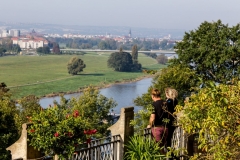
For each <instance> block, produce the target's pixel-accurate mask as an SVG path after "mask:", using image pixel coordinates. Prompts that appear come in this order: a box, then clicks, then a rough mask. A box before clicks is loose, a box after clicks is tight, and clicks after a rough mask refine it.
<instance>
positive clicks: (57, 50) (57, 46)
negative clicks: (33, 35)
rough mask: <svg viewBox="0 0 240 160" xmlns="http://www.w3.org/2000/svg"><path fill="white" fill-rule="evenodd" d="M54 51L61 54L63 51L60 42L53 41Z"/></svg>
mask: <svg viewBox="0 0 240 160" xmlns="http://www.w3.org/2000/svg"><path fill="white" fill-rule="evenodd" d="M52 52H53V53H55V54H59V53H61V52H60V47H59V44H58V43H56V42H53V49H52Z"/></svg>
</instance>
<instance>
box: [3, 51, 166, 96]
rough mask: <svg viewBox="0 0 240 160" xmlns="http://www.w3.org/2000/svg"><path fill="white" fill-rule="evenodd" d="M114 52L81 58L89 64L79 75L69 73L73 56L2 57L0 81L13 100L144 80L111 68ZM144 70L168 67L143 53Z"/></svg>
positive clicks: (137, 75) (140, 59) (138, 74)
mask: <svg viewBox="0 0 240 160" xmlns="http://www.w3.org/2000/svg"><path fill="white" fill-rule="evenodd" d="M109 55H110V53H104V52H102V53H87V54H85V55H80V56H78V57H79V58H81V59H82V60H83V61H84V63H85V64H86V68H85V69H84V71H83V72H80V73H79V75H76V76H72V75H69V74H68V72H67V62H68V61H69V60H70V59H71V57H73V55H48V56H6V57H1V58H0V70H1V72H0V82H5V83H6V85H7V86H8V88H10V91H11V93H12V94H13V98H16V99H17V98H20V97H23V96H26V95H30V94H34V95H36V96H39V97H41V96H44V95H49V94H55V93H59V92H69V93H70V92H75V91H78V90H80V89H82V88H84V87H87V86H89V85H93V86H100V87H102V86H105V85H107V84H111V83H114V82H116V81H118V82H119V81H125V80H132V79H136V78H139V77H143V76H144V73H141V72H131V73H127V72H115V71H113V70H112V69H111V68H108V67H107V60H108V57H109ZM138 60H139V62H140V63H141V64H142V66H143V68H146V69H154V70H159V69H160V68H163V67H165V66H164V65H160V64H157V62H156V60H155V59H152V58H150V57H147V56H145V55H144V54H139V56H138Z"/></svg>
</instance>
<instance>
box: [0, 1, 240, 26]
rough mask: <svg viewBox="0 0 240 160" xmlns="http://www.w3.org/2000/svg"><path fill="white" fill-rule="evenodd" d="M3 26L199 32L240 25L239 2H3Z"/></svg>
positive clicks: (1, 16)
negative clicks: (211, 25)
mask: <svg viewBox="0 0 240 160" xmlns="http://www.w3.org/2000/svg"><path fill="white" fill-rule="evenodd" d="M0 2H1V8H0V21H1V22H23V23H25V22H27V23H48V24H66V25H68V24H69V25H83V26H126V27H143V28H161V29H186V30H192V29H196V28H197V27H198V26H199V25H200V24H201V23H202V22H204V21H209V22H212V21H217V20H218V19H221V20H222V22H223V23H224V24H229V26H232V25H236V24H237V23H239V22H240V0H0Z"/></svg>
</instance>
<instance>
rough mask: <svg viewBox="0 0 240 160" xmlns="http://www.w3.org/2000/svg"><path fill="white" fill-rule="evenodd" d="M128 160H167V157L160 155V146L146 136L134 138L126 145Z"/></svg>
mask: <svg viewBox="0 0 240 160" xmlns="http://www.w3.org/2000/svg"><path fill="white" fill-rule="evenodd" d="M126 147H127V152H126V154H125V158H126V160H155V159H158V160H159V159H160V160H161V159H165V155H160V149H161V148H160V147H159V144H158V143H157V142H156V141H155V140H153V139H151V138H144V136H133V137H131V138H130V142H129V144H127V145H126Z"/></svg>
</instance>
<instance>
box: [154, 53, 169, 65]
mask: <svg viewBox="0 0 240 160" xmlns="http://www.w3.org/2000/svg"><path fill="white" fill-rule="evenodd" d="M156 60H157V61H158V63H159V64H166V63H167V62H168V58H167V57H166V56H165V54H160V55H158V56H157V58H156Z"/></svg>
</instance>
